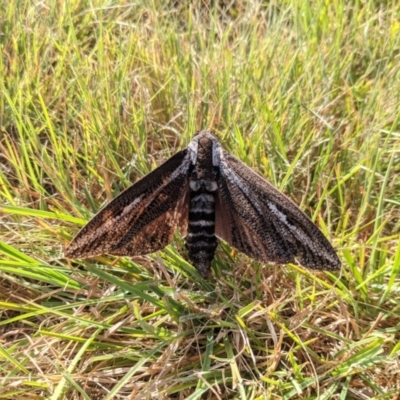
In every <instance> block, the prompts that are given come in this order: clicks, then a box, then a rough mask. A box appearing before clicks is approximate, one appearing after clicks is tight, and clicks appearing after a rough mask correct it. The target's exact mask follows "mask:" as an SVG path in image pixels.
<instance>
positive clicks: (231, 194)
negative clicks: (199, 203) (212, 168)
mask: <svg viewBox="0 0 400 400" xmlns="http://www.w3.org/2000/svg"><path fill="white" fill-rule="evenodd" d="M217 192H218V193H217V198H216V212H215V215H216V222H215V224H216V228H215V229H216V235H217V236H219V237H220V238H221V239H223V240H225V241H226V242H228V243H229V244H230V245H231V246H232V247H234V248H236V249H238V250H239V251H241V252H243V253H245V254H246V255H248V256H249V257H252V258H254V259H256V260H259V261H263V262H276V263H282V264H285V263H289V262H291V263H296V259H297V260H298V261H299V262H300V264H301V265H303V266H304V267H308V268H313V269H328V270H335V269H339V268H340V261H339V258H338V257H337V255H336V252H335V250H334V249H333V247H332V246H331V244H330V243H329V241H328V240H327V239H326V238H325V236H324V235H323V234H322V232H321V231H320V230H319V229H318V227H317V226H316V225H315V224H314V223H313V222H312V221H311V220H310V219H309V218H308V217H307V216H306V215H305V214H304V213H303V212H302V211H301V210H300V209H299V208H298V207H297V206H296V205H295V204H294V203H293V202H292V201H291V200H290V199H288V198H287V197H286V196H285V195H284V194H283V193H281V192H280V191H278V190H277V189H275V188H274V187H273V186H272V185H271V184H270V183H268V182H267V181H266V180H264V179H263V178H262V177H260V176H259V175H257V174H256V173H255V172H254V171H252V170H251V169H250V168H248V167H247V166H246V165H245V164H243V163H242V162H241V161H240V160H238V159H237V158H236V157H234V156H233V155H232V154H230V153H228V152H226V151H224V150H222V149H221V152H220V178H219V181H218V191H217Z"/></svg>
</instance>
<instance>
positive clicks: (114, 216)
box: [65, 149, 191, 258]
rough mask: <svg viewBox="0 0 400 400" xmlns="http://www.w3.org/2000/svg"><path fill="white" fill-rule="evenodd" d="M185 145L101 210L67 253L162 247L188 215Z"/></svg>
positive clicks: (150, 250) (146, 251) (130, 252)
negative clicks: (183, 148)
mask: <svg viewBox="0 0 400 400" xmlns="http://www.w3.org/2000/svg"><path fill="white" fill-rule="evenodd" d="M190 165H191V164H190V158H189V154H188V151H187V149H186V150H182V151H180V152H178V153H176V154H175V155H174V156H172V157H171V158H170V159H168V160H167V161H166V162H165V163H164V164H162V165H161V166H159V167H158V168H156V169H155V170H154V171H152V172H151V173H150V174H148V175H146V176H145V177H144V178H142V179H141V180H139V181H138V182H136V183H135V184H133V185H132V186H131V187H129V188H128V189H126V190H125V191H124V192H122V193H121V194H120V195H118V196H117V197H116V198H115V199H113V200H112V201H111V203H109V204H108V205H107V206H106V207H105V208H103V209H102V210H101V211H100V212H99V213H97V214H96V215H95V216H94V217H93V218H92V219H91V220H90V221H89V222H88V223H87V224H86V225H85V226H84V227H83V228H82V230H81V231H80V232H79V233H78V235H77V236H76V237H75V238H74V239H73V241H72V242H71V243H70V244H69V246H68V247H67V248H66V250H65V256H66V257H67V258H87V257H92V256H95V255H99V254H106V253H107V254H114V255H130V256H133V255H144V254H149V253H153V252H155V251H157V250H161V249H163V248H164V247H165V246H167V244H168V243H170V241H171V240H172V238H173V236H174V232H175V229H176V228H180V229H181V231H182V234H183V235H184V234H185V233H186V228H187V223H188V222H187V221H188V215H189V196H188V193H189V189H188V187H189V185H188V179H189V169H190Z"/></svg>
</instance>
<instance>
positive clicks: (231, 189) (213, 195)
mask: <svg viewBox="0 0 400 400" xmlns="http://www.w3.org/2000/svg"><path fill="white" fill-rule="evenodd" d="M177 228H179V229H180V231H181V233H182V235H183V236H184V237H185V243H186V248H187V250H188V255H189V259H190V261H191V263H192V264H193V265H194V266H195V267H196V268H197V270H198V271H199V272H200V274H201V275H202V276H203V277H204V278H207V276H208V275H209V273H210V270H211V262H212V260H213V258H214V254H215V250H216V247H217V237H219V238H221V239H223V240H225V241H226V242H228V243H229V245H231V246H232V247H234V248H235V249H237V250H239V251H241V252H243V253H244V254H246V255H248V256H249V257H251V258H254V259H255V260H258V261H263V262H273V263H279V264H286V263H296V261H297V262H298V263H300V264H301V265H302V266H304V267H308V268H313V269H325V270H337V269H339V268H340V261H339V258H338V257H337V255H336V252H335V250H334V249H333V247H332V246H331V244H330V243H329V241H328V240H327V239H326V238H325V236H324V235H323V234H322V233H321V231H320V230H319V229H318V227H317V226H316V225H315V224H314V223H313V222H312V221H311V220H310V219H309V218H308V217H307V216H306V215H305V214H304V213H303V212H302V211H301V210H300V209H299V208H298V207H297V206H296V205H295V204H294V203H293V202H292V201H291V200H289V199H288V198H287V197H286V196H285V195H284V194H282V193H281V192H279V191H278V190H277V189H275V188H274V187H273V186H272V185H271V184H270V183H268V182H267V181H266V180H264V179H263V178H262V177H261V176H259V175H257V174H256V173H255V172H254V171H252V170H251V169H250V168H248V167H247V166H246V165H245V164H243V163H242V162H241V161H240V160H238V159H237V158H236V157H234V156H233V155H232V154H230V153H228V152H227V151H225V150H224V149H223V148H222V147H221V145H220V143H219V142H218V139H217V138H216V137H215V136H214V135H213V134H212V132H210V131H201V132H200V133H198V134H197V135H196V136H195V137H194V138H193V140H192V141H191V142H190V143H189V146H188V147H187V148H186V149H184V150H182V151H180V152H178V153H176V154H175V155H174V156H172V157H171V158H170V159H169V160H167V161H166V162H165V163H164V164H162V165H161V166H159V167H158V168H156V169H155V170H154V171H153V172H151V173H150V174H148V175H147V176H145V177H144V178H142V179H141V180H139V181H138V182H136V183H135V184H133V185H132V186H131V187H129V188H128V189H126V190H125V191H124V192H122V193H121V194H120V195H119V196H117V197H116V198H115V199H114V200H113V201H111V203H110V204H108V205H107V206H106V207H104V208H103V209H102V210H101V211H100V212H99V213H97V214H96V215H95V216H94V217H93V218H92V219H91V220H90V221H89V222H88V223H87V224H86V225H85V226H84V227H83V228H82V230H81V231H80V232H79V233H78V234H77V236H76V237H75V239H74V240H73V241H72V242H71V243H70V244H69V246H68V247H67V249H66V250H65V256H66V257H68V258H87V257H93V256H96V255H100V254H105V253H107V254H114V255H118V256H137V255H144V254H149V253H153V252H155V251H157V250H161V249H163V248H164V247H165V246H167V245H168V244H169V243H170V242H171V240H172V238H173V236H174V232H175V230H176V229H177Z"/></svg>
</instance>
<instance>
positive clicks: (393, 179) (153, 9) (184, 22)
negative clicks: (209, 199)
mask: <svg viewBox="0 0 400 400" xmlns="http://www.w3.org/2000/svg"><path fill="white" fill-rule="evenodd" d="M399 15H400V5H399V3H398V2H390V1H389V2H377V1H372V0H366V1H363V2H360V1H352V2H350V1H349V2H345V1H325V2H319V1H303V2H297V1H295V0H288V1H285V2H281V1H277V0H272V1H265V0H264V1H261V0H258V1H256V0H253V1H245V0H233V1H224V0H220V1H211V0H203V1H200V0H197V1H196V0H195V1H193V2H183V1H182V2H178V1H162V0H153V1H152V2H148V1H144V0H138V1H136V2H127V1H114V2H111V1H106V0H91V1H88V0H70V1H68V2H33V1H28V0H11V1H9V2H2V3H1V4H0V43H1V55H2V57H1V58H0V76H1V77H2V79H1V80H0V90H1V96H0V125H1V131H0V203H1V204H0V398H2V399H17V398H18V399H20V398H21V399H22V398H35V399H39V398H46V399H147V398H148V399H175V398H176V399H191V400H192V399H200V398H201V399H233V398H235V399H242V400H243V399H286V400H288V399H372V398H373V399H396V398H397V397H396V396H398V393H399V392H400V369H399V362H398V357H399V354H400V345H399V339H400V277H399V269H400V244H399V239H400V111H399V110H400V67H399V64H400V59H399V56H400V46H399V44H400V43H399V41H400V22H399V18H398V16H399ZM205 128H212V129H214V130H215V131H216V133H217V134H218V135H219V136H220V138H221V140H222V141H223V143H224V146H225V147H226V149H227V150H229V151H230V152H232V153H233V154H236V155H237V156H238V157H239V158H241V159H242V160H243V161H244V162H245V163H246V164H247V165H249V166H251V167H252V168H254V169H255V170H256V171H258V172H259V173H260V174H261V175H262V176H264V177H266V178H267V179H269V181H270V182H272V183H273V184H274V185H275V186H276V187H278V188H279V189H281V190H282V191H283V192H285V193H286V194H287V195H288V196H289V197H290V198H292V199H293V200H294V201H295V202H296V203H297V204H299V205H300V207H301V208H302V209H303V210H305V212H306V213H307V214H308V215H310V216H311V217H312V218H313V219H314V220H315V221H316V223H317V224H318V225H319V226H320V227H321V229H322V230H323V232H324V234H325V235H326V236H327V237H328V238H329V239H330V240H331V242H332V243H333V245H334V246H335V248H337V250H338V254H339V256H340V258H341V260H342V262H343V269H342V271H341V273H340V274H332V273H327V272H313V271H308V270H305V269H303V268H301V267H298V266H295V265H287V266H271V265H263V264H260V263H258V262H255V261H253V260H251V259H249V258H247V257H245V256H244V255H243V254H240V253H238V252H236V251H234V250H233V249H232V248H230V247H229V246H228V245H227V244H224V243H222V244H221V245H220V247H219V249H218V251H217V256H216V259H215V263H214V267H213V275H212V279H210V280H209V281H204V280H202V279H201V278H200V277H199V275H198V274H197V272H196V271H195V270H194V268H193V267H192V266H191V265H190V264H189V263H188V262H187V259H186V256H185V249H184V246H183V241H182V238H181V237H180V236H179V233H178V232H177V235H176V239H175V240H174V241H173V243H172V244H171V245H169V246H168V247H167V248H166V249H165V250H164V251H162V252H158V253H156V254H152V255H150V256H146V257H134V258H116V257H111V256H107V255H104V256H102V257H98V258H95V259H90V260H73V261H71V260H67V259H65V258H63V248H64V247H65V246H66V244H67V243H68V242H69V241H70V240H71V238H72V237H73V236H74V235H75V234H76V233H77V231H78V229H79V228H80V227H81V226H82V225H83V224H84V223H85V222H86V221H87V220H88V219H89V218H90V217H91V216H92V215H93V213H95V212H96V211H97V210H99V209H100V208H101V207H102V206H103V205H104V204H106V202H107V201H109V200H110V199H112V198H113V197H115V196H116V195H117V194H118V193H119V192H120V191H121V190H123V189H124V188H126V187H128V186H129V185H130V184H131V183H132V182H134V181H135V180H137V179H139V178H141V177H143V176H144V175H145V174H147V173H148V172H149V171H151V170H152V169H154V168H155V167H156V166H157V165H159V164H160V163H161V162H163V161H164V160H166V159H167V158H168V157H169V156H171V155H172V154H173V153H174V152H176V151H178V150H179V149H181V148H183V147H185V146H186V145H187V143H188V142H189V141H190V138H191V137H192V136H193V135H194V133H195V132H196V131H197V130H201V129H205Z"/></svg>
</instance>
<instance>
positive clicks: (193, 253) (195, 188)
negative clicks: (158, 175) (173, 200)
mask: <svg viewBox="0 0 400 400" xmlns="http://www.w3.org/2000/svg"><path fill="white" fill-rule="evenodd" d="M215 190H217V183H216V182H215V181H208V180H192V181H190V206H189V226H188V231H187V235H186V248H187V249H188V253H189V258H190V261H191V262H192V263H193V265H194V266H195V267H196V268H197V270H198V271H199V272H200V274H201V275H202V276H203V277H204V278H206V277H207V276H208V274H209V272H210V269H211V262H212V259H213V258H214V254H215V249H216V247H217V238H216V237H215V198H214V193H215Z"/></svg>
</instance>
